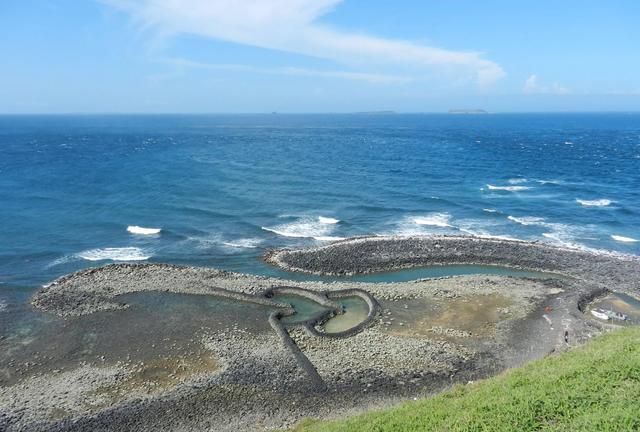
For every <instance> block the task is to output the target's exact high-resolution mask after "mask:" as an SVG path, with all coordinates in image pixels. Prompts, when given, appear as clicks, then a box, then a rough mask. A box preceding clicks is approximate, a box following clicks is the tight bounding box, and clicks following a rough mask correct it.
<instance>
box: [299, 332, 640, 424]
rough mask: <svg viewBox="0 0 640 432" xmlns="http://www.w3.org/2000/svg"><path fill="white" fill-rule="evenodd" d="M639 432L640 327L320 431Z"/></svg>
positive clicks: (615, 333) (308, 422)
mask: <svg viewBox="0 0 640 432" xmlns="http://www.w3.org/2000/svg"><path fill="white" fill-rule="evenodd" d="M538 430H544V431H640V328H628V329H624V330H620V331H616V332H613V333H610V334H607V335H604V336H601V337H599V338H597V339H594V340H593V341H591V342H590V343H588V344H586V345H585V346H583V347H580V348H577V349H574V350H572V351H570V352H567V353H565V354H562V355H559V356H553V357H548V358H545V359H542V360H538V361H535V362H532V363H529V364H527V365H526V366H524V367H522V368H519V369H513V370H510V371H507V372H505V373H504V374H501V375H499V376H496V377H494V378H491V379H487V380H484V381H480V382H477V383H474V384H471V385H464V386H463V385H460V386H456V387H454V388H453V389H451V390H450V391H448V392H446V393H442V394H440V395H438V396H436V397H433V398H429V399H424V400H420V401H417V402H407V403H404V404H402V405H400V406H398V407H396V408H393V409H390V410H385V411H380V412H371V413H367V414H364V415H360V416H357V417H352V418H349V419H346V420H340V421H335V422H317V421H306V422H303V423H302V424H300V425H299V426H298V427H297V428H296V429H295V431H297V432H303V431H304V432H320V431H349V432H353V431H378V432H382V431H394V432H396V431H538Z"/></svg>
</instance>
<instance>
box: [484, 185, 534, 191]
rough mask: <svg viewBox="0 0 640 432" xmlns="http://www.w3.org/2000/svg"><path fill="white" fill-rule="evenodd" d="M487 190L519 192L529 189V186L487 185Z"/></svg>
mask: <svg viewBox="0 0 640 432" xmlns="http://www.w3.org/2000/svg"><path fill="white" fill-rule="evenodd" d="M487 188H488V189H489V190H503V191H508V192H520V191H525V190H529V189H531V187H529V186H495V185H492V184H487Z"/></svg>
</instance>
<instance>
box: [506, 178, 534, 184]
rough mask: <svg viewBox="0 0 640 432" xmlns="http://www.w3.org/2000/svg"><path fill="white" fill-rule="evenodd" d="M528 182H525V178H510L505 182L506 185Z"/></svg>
mask: <svg viewBox="0 0 640 432" xmlns="http://www.w3.org/2000/svg"><path fill="white" fill-rule="evenodd" d="M528 181H529V180H527V179H526V178H522V177H518V178H510V179H509V180H507V182H508V183H510V184H520V183H526V182H528Z"/></svg>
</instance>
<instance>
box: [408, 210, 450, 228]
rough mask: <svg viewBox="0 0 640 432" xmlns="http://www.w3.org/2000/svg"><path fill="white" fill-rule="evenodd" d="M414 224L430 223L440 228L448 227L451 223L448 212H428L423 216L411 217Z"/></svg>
mask: <svg viewBox="0 0 640 432" xmlns="http://www.w3.org/2000/svg"><path fill="white" fill-rule="evenodd" d="M413 222H414V223H415V224H416V225H430V226H436V227H441V228H449V227H452V225H451V215H450V214H448V213H429V214H428V215H425V216H419V217H416V218H413Z"/></svg>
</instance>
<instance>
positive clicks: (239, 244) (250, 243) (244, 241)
mask: <svg viewBox="0 0 640 432" xmlns="http://www.w3.org/2000/svg"><path fill="white" fill-rule="evenodd" d="M260 243H262V239H260V238H241V239H237V240H231V241H223V242H222V244H223V245H225V246H228V247H231V248H238V249H255V248H257V247H258V246H260Z"/></svg>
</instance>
